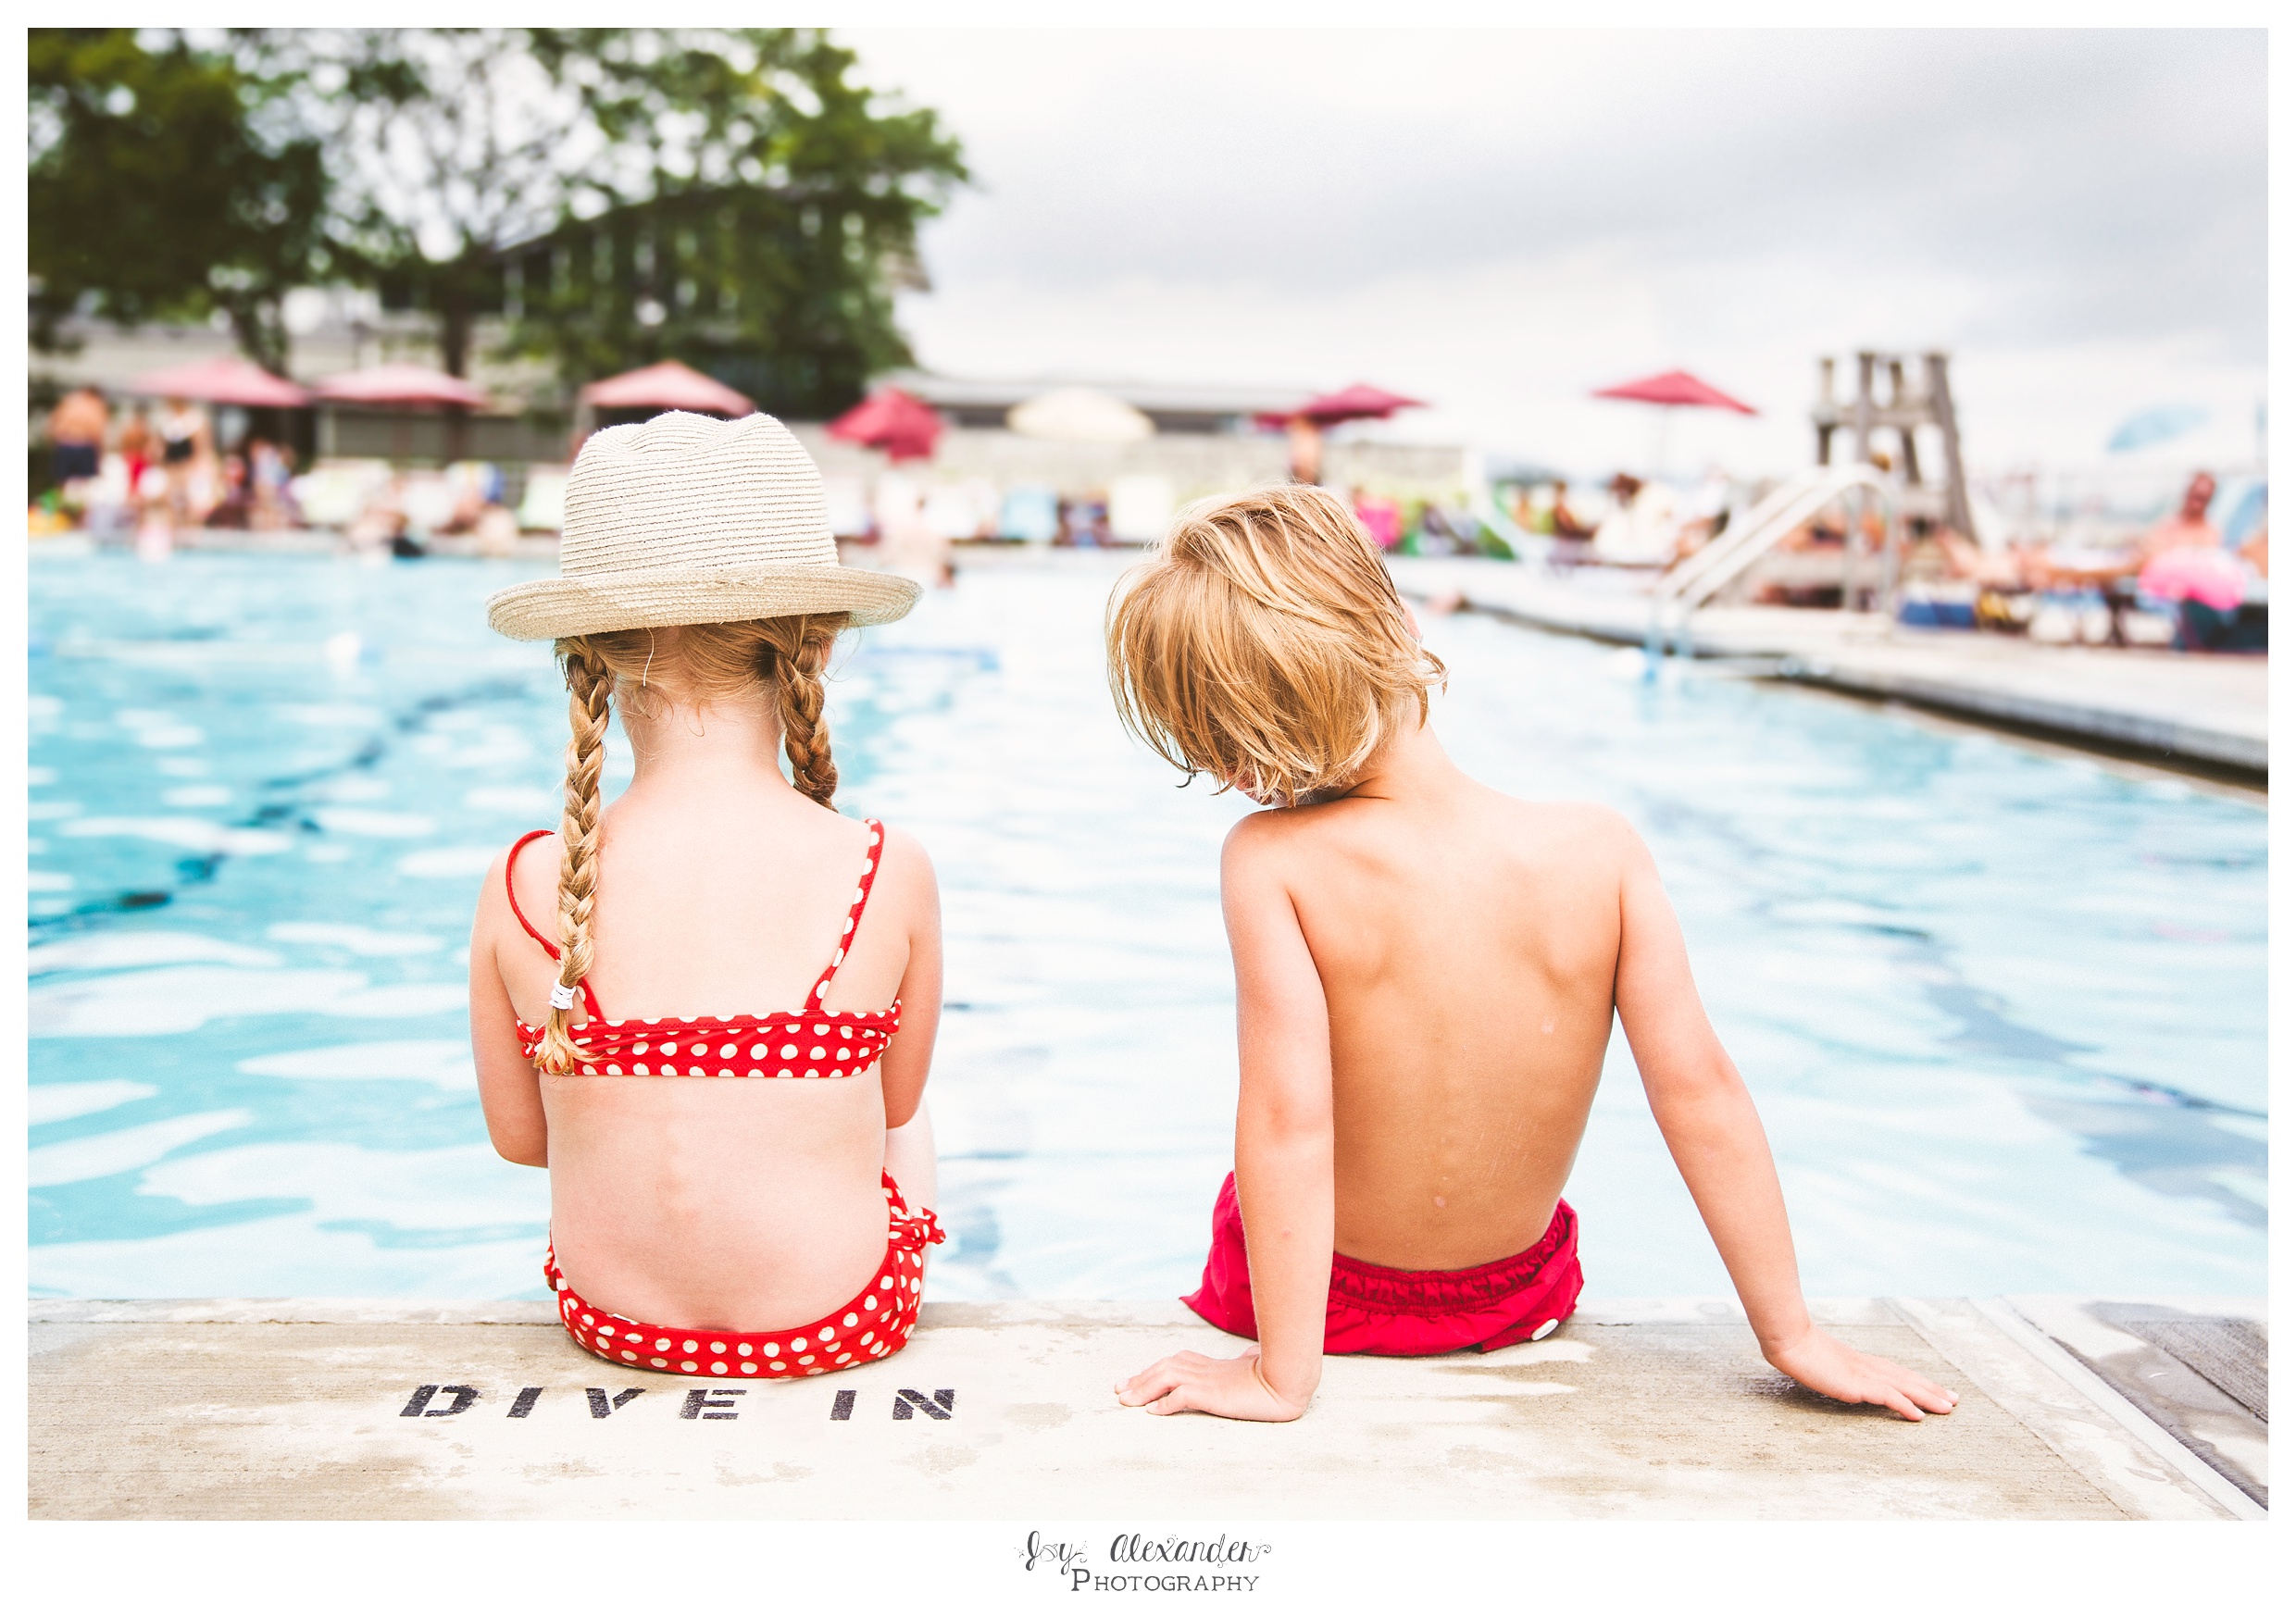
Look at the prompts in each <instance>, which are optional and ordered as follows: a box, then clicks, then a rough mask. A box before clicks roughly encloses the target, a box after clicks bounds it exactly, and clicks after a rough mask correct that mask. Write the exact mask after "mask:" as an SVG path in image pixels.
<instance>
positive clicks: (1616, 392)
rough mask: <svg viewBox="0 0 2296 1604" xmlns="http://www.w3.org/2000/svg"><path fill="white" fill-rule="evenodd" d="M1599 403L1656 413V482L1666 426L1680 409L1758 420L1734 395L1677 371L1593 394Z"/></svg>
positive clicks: (1653, 468)
mask: <svg viewBox="0 0 2296 1604" xmlns="http://www.w3.org/2000/svg"><path fill="white" fill-rule="evenodd" d="M1594 395H1595V398H1596V399H1597V400H1600V401H1639V402H1641V403H1642V404H1644V405H1646V406H1655V407H1657V408H1658V409H1659V411H1658V429H1657V439H1656V441H1655V442H1654V443H1653V445H1652V447H1651V477H1652V478H1653V479H1656V478H1657V477H1658V475H1659V473H1660V472H1661V471H1662V470H1663V469H1664V467H1665V466H1666V424H1667V422H1668V421H1669V420H1670V419H1671V418H1672V417H1674V413H1675V409H1676V408H1677V407H1681V406H1711V407H1716V408H1718V409H1719V410H1721V411H1724V412H1739V413H1743V414H1745V415H1746V416H1747V417H1757V416H1759V415H1758V414H1757V413H1755V411H1754V409H1753V407H1751V406H1748V405H1747V404H1745V403H1744V402H1742V401H1741V400H1739V399H1738V398H1737V397H1736V396H1734V395H1725V394H1724V393H1723V392H1720V391H1718V390H1716V388H1715V387H1714V386H1713V385H1711V384H1708V383H1707V382H1706V381H1705V380H1704V379H1701V378H1699V377H1698V376H1697V375H1696V374H1694V373H1685V372H1683V371H1682V369H1680V368H1679V367H1676V368H1671V369H1669V370H1668V371H1666V372H1665V373H1653V374H1652V375H1651V376H1650V377H1649V378H1648V379H1630V380H1628V382H1627V383H1625V384H1614V385H1611V386H1609V387H1608V388H1606V389H1603V390H1598V391H1596V392H1594Z"/></svg>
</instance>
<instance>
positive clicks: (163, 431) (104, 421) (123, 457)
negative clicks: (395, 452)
mask: <svg viewBox="0 0 2296 1604" xmlns="http://www.w3.org/2000/svg"><path fill="white" fill-rule="evenodd" d="M47 437H48V450H49V474H50V479H51V480H52V485H51V488H50V489H49V490H48V491H46V492H44V495H43V497H42V504H41V505H40V506H39V507H38V508H36V509H35V520H37V518H38V517H39V516H41V515H44V516H46V517H47V519H48V520H49V521H50V526H51V528H52V529H53V528H73V527H85V528H92V529H94V530H95V531H97V532H101V533H112V532H119V531H125V530H136V531H146V530H151V531H158V530H173V529H177V528H191V527H206V528H241V529H285V528H293V527H294V526H295V524H296V523H297V522H298V518H297V515H296V510H295V506H294V501H293V491H292V489H291V486H292V485H293V479H294V476H295V450H294V447H293V445H291V444H288V443H286V442H284V441H273V440H267V439H262V438H259V437H256V438H249V439H246V440H243V441H238V442H236V443H235V444H233V445H232V446H231V447H230V448H228V449H225V448H219V447H218V443H217V440H216V430H215V424H214V420H213V419H212V418H211V417H209V415H208V413H207V411H206V408H204V407H201V406H197V405H194V404H192V403H190V402H188V401H185V400H182V399H181V398H180V397H171V398H168V399H167V400H163V401H161V402H159V403H158V404H156V405H152V404H144V403H136V404H131V405H129V406H127V407H125V408H123V409H121V410H120V411H119V413H117V414H115V413H114V411H113V408H112V405H111V404H110V403H109V402H108V401H106V399H105V397H104V393H103V392H101V391H100V390H97V389H94V387H92V386H87V387H82V388H81V389H78V390H75V391H73V392H70V393H69V394H68V395H66V396H65V397H64V398H63V399H62V400H61V401H59V402H58V403H57V404H56V406H55V408H54V409H53V410H52V411H51V412H50V413H49V414H48V418H47Z"/></svg>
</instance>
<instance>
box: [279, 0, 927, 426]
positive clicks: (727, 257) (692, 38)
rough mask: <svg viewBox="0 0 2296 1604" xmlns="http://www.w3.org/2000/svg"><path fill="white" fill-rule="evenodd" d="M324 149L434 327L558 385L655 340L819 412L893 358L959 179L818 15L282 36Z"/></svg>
mask: <svg viewBox="0 0 2296 1604" xmlns="http://www.w3.org/2000/svg"><path fill="white" fill-rule="evenodd" d="M261 45H262V49H263V52H264V53H265V55H266V56H267V59H268V60H270V61H272V62H274V63H277V64H282V65H292V66H293V67H294V68H297V69H298V70H299V71H300V73H301V74H302V76H303V78H304V80H305V81H306V83H308V84H309V85H310V86H311V97H310V99H309V102H308V106H309V110H308V115H312V116H324V117H326V118H329V122H328V126H329V129H330V139H329V145H330V148H331V150H332V151H333V152H335V153H336V155H337V156H338V158H339V159H340V161H341V162H342V169H341V171H340V172H339V174H338V180H339V182H340V183H341V184H342V186H343V192H344V195H345V203H346V204H345V206H344V208H343V212H344V218H345V225H346V227H345V239H346V242H348V248H349V249H351V250H352V251H354V252H355V253H356V255H357V256H358V258H359V259H360V260H361V261H362V262H363V263H364V264H365V265H366V266H367V268H368V270H369V271H370V272H371V273H372V274H373V276H374V277H375V278H376V279H377V280H378V281H380V282H383V283H385V284H387V285H393V286H395V287H396V288H397V289H398V290H400V291H401V292H404V293H405V294H406V296H407V297H408V298H409V299H411V300H412V301H413V303H414V304H416V305H419V306H421V307H423V308H424V309H425V310H427V311H428V312H430V315H431V316H432V317H434V318H435V319H436V321H437V325H438V332H439V344H440V350H441V353H442V354H443V358H444V362H445V366H446V367H447V370H448V371H449V372H453V373H456V374H461V373H465V372H467V370H468V365H469V361H470V356H471V352H472V344H473V342H474V340H475V337H476V330H477V324H478V319H479V318H480V317H481V316H482V315H485V314H490V313H496V312H499V313H500V314H502V315H503V317H504V318H505V342H506V347H507V349H509V350H511V351H514V352H523V353H528V354H539V355H543V356H546V357H549V358H551V359H552V360H554V361H555V363H556V364H557V366H558V367H559V370H560V374H561V377H562V378H563V379H566V380H567V381H568V382H579V381H580V380H581V379H587V378H592V377H596V376H597V375H599V374H601V373H604V372H607V371H612V370H614V369H616V368H618V367H626V366H630V365H631V364H632V363H634V362H640V361H644V360H648V359H652V358H655V357H658V356H661V355H678V356H680V357H683V358H684V359H686V360H688V361H691V362H693V364H694V365H695V366H697V367H705V368H708V369H710V370H712V371H714V372H716V373H718V375H719V376H720V377H721V378H724V379H727V380H728V381H729V382H731V383H735V384H737V385H739V386H740V387H741V388H742V389H744V390H746V391H748V392H750V393H752V394H753V395H755V396H756V397H757V399H758V400H759V402H760V403H761V404H765V405H767V406H768V407H769V408H770V409H774V410H783V409H786V410H789V411H792V412H795V413H798V414H801V415H803V414H807V413H812V414H818V413H819V412H821V411H823V410H826V409H829V408H831V407H834V406H836V405H839V404H843V403H845V402H849V401H850V400H852V399H854V398H855V397H856V396H857V395H858V394H859V392H860V387H861V385H862V383H863V381H864V380H865V379H866V378H867V375H868V374H869V373H871V372H873V371H876V370H879V369H881V368H883V367H889V366H892V365H895V364H898V363H900V362H903V361H905V360H907V359H908V351H907V347H906V345H905V342H903V341H902V339H901V336H900V333H899V331H898V330H896V329H895V328H894V326H893V322H892V289H893V288H894V287H896V286H897V285H898V284H900V283H902V282H904V281H916V269H915V266H914V264H915V247H916V231H917V225H918V223H919V222H921V221H922V220H923V219H924V218H927V217H929V216H931V215H932V214H933V213H934V212H935V211H937V210H938V209H939V206H940V205H941V203H942V200H944V199H945V197H946V194H947V193H948V191H949V190H950V189H951V188H952V187H953V186H954V185H955V184H957V183H960V182H962V181H964V180H965V178H966V176H967V175H966V172H965V168H964V165H963V161H962V157H961V155H960V152H959V150H958V147H957V144H956V142H955V140H954V139H952V138H951V137H949V136H948V135H947V134H946V133H945V132H944V131H942V129H941V127H940V125H939V122H938V119H937V118H935V116H934V114H933V113H932V112H930V111H929V110H922V109H917V110H901V109H888V110H880V107H879V106H878V104H877V97H876V96H875V95H874V94H873V93H872V92H871V91H869V90H867V89H866V88H864V87H862V86H860V85H856V84H853V83H850V82H848V81H846V74H847V73H848V72H849V71H850V70H851V68H852V67H853V65H854V60H855V58H854V55H853V53H852V52H851V51H848V50H844V49H842V48H840V47H838V46H837V45H835V44H831V43H830V41H829V40H828V38H827V37H826V35H824V34H823V33H821V32H820V31H817V30H805V29H744V30H723V31H719V30H710V31H697V30H669V29H633V30H605V29H592V30H546V29H544V30H496V29H483V30H429V29H376V30H366V31H315V32H300V31H298V32H293V33H286V32H274V33H269V34H266V35H264V36H263V38H262V41H261Z"/></svg>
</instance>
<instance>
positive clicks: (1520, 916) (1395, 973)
mask: <svg viewBox="0 0 2296 1604" xmlns="http://www.w3.org/2000/svg"><path fill="white" fill-rule="evenodd" d="M1377 790H1378V788H1376V787H1372V788H1366V790H1365V791H1363V792H1358V793H1354V794H1351V795H1349V796H1346V797H1342V798H1340V799H1337V800H1334V801H1332V802H1324V803H1320V804H1317V805H1312V806H1307V807H1301V808H1292V809H1282V810H1277V811H1271V812H1268V813H1264V814H1254V815H1253V816H1251V817H1250V818H1248V819H1246V820H1244V821H1243V822H1242V824H1241V825H1239V826H1238V827H1237V829H1236V831H1235V834H1234V836H1233V837H1232V838H1231V839H1230V842H1229V849H1228V857H1227V862H1226V864H1225V873H1226V875H1227V876H1228V877H1229V880H1230V882H1231V885H1232V886H1233V887H1234V892H1231V894H1235V893H1239V892H1240V893H1242V894H1246V895H1248V894H1250V891H1249V888H1250V887H1251V886H1253V885H1254V884H1267V882H1268V881H1270V880H1272V881H1274V882H1277V883H1279V884H1280V886H1281V888H1282V891H1283V893H1284V894H1285V895H1287V896H1288V897H1289V899H1290V901H1291V903H1292V909H1293V911H1294V913H1295V914H1296V916H1297V918H1298V920H1299V926H1300V929H1301V932H1302V933H1303V935H1304V937H1305V939H1306V941H1307V945H1308V949H1309V951H1310V952H1311V953H1312V954H1313V956H1314V959H1315V963H1316V972H1317V974H1318V975H1319V976H1321V978H1322V981H1323V990H1324V995H1325V999H1326V1001H1327V1006H1328V1008H1329V1017H1330V1029H1331V1080H1332V1125H1333V1138H1334V1149H1333V1169H1334V1175H1333V1181H1334V1187H1333V1189H1334V1193H1335V1199H1334V1201H1335V1205H1336V1211H1335V1219H1334V1225H1335V1238H1334V1246H1335V1247H1336V1248H1337V1249H1338V1250H1340V1251H1341V1252H1342V1253H1345V1254H1348V1255H1349V1256H1351V1257H1354V1258H1358V1259H1363V1260H1366V1261H1368V1262H1372V1263H1375V1264H1389V1265H1394V1266H1397V1267H1399V1268H1404V1269H1415V1270H1452V1269H1464V1268H1466V1267H1468V1266H1471V1265H1477V1264H1486V1263H1490V1262H1493V1261H1496V1260H1500V1259H1504V1258H1506V1257H1508V1256H1509V1255H1511V1254H1515V1253H1518V1252H1520V1251H1522V1250H1523V1249H1524V1248H1525V1247H1527V1246H1528V1245H1529V1244H1530V1243H1532V1242H1535V1241H1537V1240H1538V1239H1539V1237H1541V1234H1542V1233H1543V1232H1544V1231H1545V1230H1546V1227H1547V1222H1548V1219H1549V1217H1550V1216H1551V1215H1552V1214H1553V1213H1554V1205H1555V1202H1556V1200H1558V1199H1559V1198H1560V1197H1561V1196H1562V1192H1563V1186H1564V1183H1565V1181H1566V1179H1567V1178H1568V1176H1569V1174H1570V1167H1571V1162H1572V1159H1573V1158H1574V1156H1575V1155H1576V1154H1577V1151H1578V1148H1579V1137H1580V1135H1581V1134H1582V1133H1583V1132H1584V1130H1585V1128H1586V1122H1587V1112H1588V1109H1589V1107H1590V1105H1591V1102H1592V1100H1593V1097H1594V1089H1595V1084H1596V1082H1597V1080H1598V1079H1599V1077H1600V1076H1601V1074H1602V1068H1603V1051H1604V1048H1605V1047H1606V1046H1607V1044H1608V1042H1609V1039H1610V1019H1611V1011H1612V1001H1613V999H1612V989H1613V982H1614V979H1615V976H1616V971H1617V958H1618V942H1619V889H1620V885H1621V879H1622V875H1623V873H1624V872H1625V868H1626V864H1627V859H1626V854H1625V852H1624V851H1623V848H1624V847H1625V845H1626V844H1627V843H1628V842H1630V841H1631V840H1632V837H1631V835H1630V834H1629V833H1628V828H1627V826H1626V825H1625V823H1624V821H1623V820H1621V819H1620V818H1619V817H1618V816H1617V815H1616V814H1614V813H1612V812H1611V811H1610V810H1608V809H1607V808H1602V807H1595V806H1591V805H1587V804H1583V803H1552V802H1547V803H1541V802H1521V801H1518V800H1516V799H1515V798H1512V797H1508V796H1504V795H1502V794H1501V793H1499V792H1497V791H1495V790H1490V789H1489V788H1487V787H1484V786H1481V785H1477V784H1473V783H1472V782H1468V783H1466V784H1465V785H1463V786H1461V787H1460V788H1459V789H1458V790H1457V791H1456V792H1455V793H1454V795H1452V796H1448V797H1444V798H1441V799H1430V798H1413V799H1410V800H1404V799H1401V798H1397V797H1393V796H1386V795H1379V794H1375V793H1376V791H1377Z"/></svg>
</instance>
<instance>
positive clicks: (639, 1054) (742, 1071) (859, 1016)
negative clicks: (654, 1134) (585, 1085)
mask: <svg viewBox="0 0 2296 1604" xmlns="http://www.w3.org/2000/svg"><path fill="white" fill-rule="evenodd" d="M862 822H863V823H865V824H866V825H867V826H868V829H869V849H868V857H867V860H866V861H864V862H863V864H862V865H861V883H860V885H859V886H857V887H856V888H855V890H854V893H853V901H852V904H851V909H852V911H851V913H850V914H848V915H847V916H846V919H845V928H844V929H843V931H842V933H840V935H839V936H838V938H837V951H836V952H835V953H834V954H833V955H832V956H831V957H830V963H829V967H828V968H826V969H824V970H822V971H821V977H820V978H819V979H818V980H817V981H815V982H814V983H813V988H812V989H811V990H809V991H807V992H806V993H805V1006H804V1007H802V1008H800V1009H797V1010H796V1011H794V1012H792V1013H767V1014H753V1013H742V1014H737V1015H735V1016H734V1017H732V1018H730V1019H717V1018H711V1017H707V1016H704V1017H702V1018H698V1019H696V1018H686V1019H608V1018H607V1017H606V1016H605V1010H604V1009H603V1008H601V1007H599V1006H598V998H597V994H596V993H595V992H593V991H592V990H591V989H590V980H589V978H588V976H584V977H583V980H582V983H581V994H582V1009H583V1012H584V1013H587V1014H588V1015H589V1019H588V1022H587V1023H585V1024H582V1025H577V1026H572V1028H571V1035H572V1037H573V1039H574V1042H575V1045H577V1046H579V1047H587V1048H589V1049H590V1050H591V1051H592V1052H593V1053H594V1054H595V1055H596V1057H595V1061H594V1062H593V1063H583V1062H581V1061H580V1060H572V1061H569V1063H568V1067H567V1068H566V1069H563V1070H557V1071H553V1072H551V1073H554V1074H559V1075H637V1076H679V1075H684V1076H718V1077H720V1078H735V1077H739V1078H744V1079H749V1080H769V1079H778V1080H835V1079H838V1078H839V1077H841V1076H848V1075H859V1074H860V1073H861V1072H862V1071H863V1070H865V1069H867V1068H868V1067H869V1066H870V1065H871V1064H874V1063H876V1062H877V1061H878V1059H879V1058H880V1057H881V1056H882V1055H883V1053H884V1051H885V1049H886V1047H887V1046H888V1045H889V1044H890V1043H891V1042H892V1038H893V1032H895V1031H897V1030H899V1029H900V1028H901V1001H900V999H898V998H895V999H894V1000H893V1004H892V1007H890V1008H885V1009H880V1010H878V1011H877V1012H876V1013H838V1012H837V1011H836V1010H835V1009H832V1008H824V1007H822V1006H821V1000H822V999H823V998H825V997H827V996H828V995H829V990H830V981H831V980H833V979H835V978H836V976H837V967H838V965H839V964H842V963H844V961H845V953H846V951H848V950H849V949H850V948H851V947H852V946H853V934H854V932H855V930H857V929H859V928H860V926H861V915H862V914H863V913H864V912H865V911H867V908H868V905H869V888H870V887H872V886H874V885H875V884H876V883H877V861H878V858H879V857H880V855H881V854H882V853H883V852H884V850H885V827H884V826H883V825H881V824H880V823H878V822H877V820H875V819H865V820H863V821H862ZM554 833H555V832H553V831H550V830H534V831H531V832H530V833H529V834H527V835H523V836H520V837H519V838H518V845H516V846H514V847H512V848H511V849H510V857H509V860H508V862H507V864H505V867H504V869H503V889H505V890H506V891H508V892H509V893H510V911H511V912H512V913H513V914H518V923H519V924H520V925H522V926H525V927H526V933H527V934H528V935H530V936H531V937H533V938H534V939H535V940H537V941H539V942H541V943H542V947H543V951H545V952H547V953H549V954H550V955H551V956H552V957H553V958H555V957H557V956H558V949H557V948H556V947H555V946H554V945H552V943H551V941H550V939H549V938H548V937H546V936H544V935H543V933H542V932H541V931H540V930H537V929H536V928H534V926H532V924H530V923H529V921H528V919H527V916H526V914H524V913H522V912H520V910H519V908H518V891H517V889H516V888H515V887H514V886H513V885H512V884H511V881H512V877H513V874H514V872H515V871H516V869H517V867H518V854H519V853H520V852H524V851H525V850H526V849H527V847H528V845H529V844H530V843H531V842H534V841H538V840H541V839H543V837H544V836H547V835H551V834H554ZM518 1042H519V1045H520V1048H521V1050H522V1051H524V1052H525V1054H526V1056H527V1057H529V1058H532V1057H533V1056H534V1054H535V1053H536V1051H539V1050H540V1048H541V1046H542V1042H543V1027H542V1026H535V1025H529V1024H527V1023H526V1021H525V1020H523V1019H521V1020H519V1021H518Z"/></svg>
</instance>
